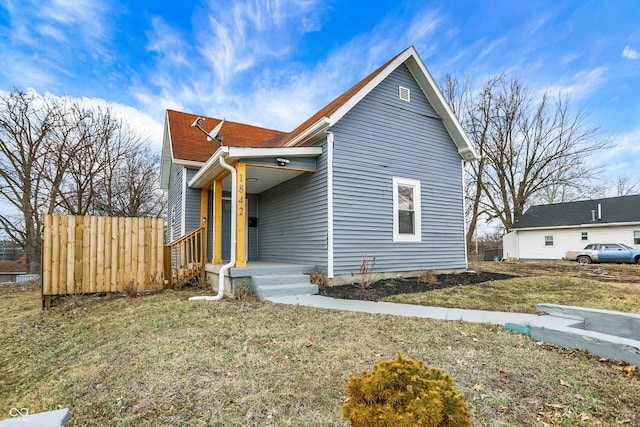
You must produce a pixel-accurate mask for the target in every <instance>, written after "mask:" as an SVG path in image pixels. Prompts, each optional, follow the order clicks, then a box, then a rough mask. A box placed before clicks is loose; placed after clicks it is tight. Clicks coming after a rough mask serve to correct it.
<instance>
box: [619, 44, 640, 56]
mask: <svg viewBox="0 0 640 427" xmlns="http://www.w3.org/2000/svg"><path fill="white" fill-rule="evenodd" d="M622 57H623V58H627V59H640V51H638V50H636V49H634V48H631V47H629V46H625V47H624V49H623V50H622Z"/></svg>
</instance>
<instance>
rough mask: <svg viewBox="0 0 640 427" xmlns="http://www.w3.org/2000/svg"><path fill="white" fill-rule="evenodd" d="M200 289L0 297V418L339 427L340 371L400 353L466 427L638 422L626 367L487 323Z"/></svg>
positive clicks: (13, 292) (636, 390)
mask: <svg viewBox="0 0 640 427" xmlns="http://www.w3.org/2000/svg"><path fill="white" fill-rule="evenodd" d="M500 264H502V263H500ZM636 267H637V266H636ZM545 280H546V279H545ZM625 280H627V279H625ZM523 283H530V284H531V286H532V287H535V286H538V285H537V284H536V281H535V280H533V281H531V282H525V281H523ZM523 286H524V285H523ZM548 286H552V281H550V282H549V284H548ZM599 286H604V285H603V284H602V283H599ZM465 288H466V287H465ZM502 292H508V290H503V291H502ZM523 292H524V291H523ZM548 292H549V293H550V292H551V290H549V291H548ZM203 293H206V291H204V290H202V289H191V290H183V291H165V292H163V293H158V294H154V295H147V296H142V297H139V298H126V297H120V298H114V299H111V300H105V299H100V300H96V299H95V298H74V299H71V300H70V301H68V302H67V303H65V304H63V305H59V306H57V307H55V308H54V309H52V310H50V311H47V312H43V311H42V310H41V309H40V296H39V292H38V289H37V288H35V287H34V286H31V287H29V286H17V285H16V286H13V285H12V286H10V287H8V288H7V287H5V288H4V289H3V288H0V343H1V345H2V347H1V351H0V419H3V418H8V412H9V410H10V408H12V407H18V408H20V407H26V408H28V409H29V410H30V412H31V413H34V412H39V411H45V410H51V409H57V408H62V407H69V408H70V409H71V422H70V425H71V426H346V425H347V423H346V422H345V421H344V420H342V419H341V416H340V408H341V405H342V402H343V400H344V397H345V394H344V387H345V384H346V381H347V378H348V377H349V375H353V374H359V373H361V372H362V371H363V370H370V369H371V367H372V366H373V365H374V364H375V363H377V362H379V361H381V360H385V359H393V358H395V356H396V354H397V353H398V352H401V353H402V354H403V355H404V356H408V357H413V358H418V359H421V360H424V361H425V362H426V363H427V364H428V365H429V366H433V367H436V368H440V369H442V370H444V371H445V372H447V373H449V374H450V375H451V376H452V377H453V379H454V381H455V383H456V385H457V386H458V388H459V389H460V390H461V391H462V393H463V394H464V395H465V398H466V400H467V403H468V404H469V406H470V408H471V410H472V413H473V425H474V426H599V425H602V426H613V425H626V426H640V415H639V413H638V412H639V411H638V408H640V374H638V372H637V370H635V369H634V367H630V366H625V365H619V364H616V363H611V362H606V361H600V360H598V359H597V358H594V357H591V356H589V355H587V354H585V353H583V352H579V351H572V350H566V349H558V348H554V347H551V346H546V345H540V344H537V343H535V342H533V341H531V340H530V339H529V338H528V337H526V336H523V335H519V334H516V333H513V332H510V331H507V330H505V329H504V328H502V327H497V326H491V325H478V324H468V323H463V322H459V321H449V322H442V321H435V320H426V319H412V318H396V317H391V316H382V315H368V314H359V313H348V312H333V311H327V310H319V309H313V308H305V307H296V306H281V305H275V304H271V303H266V302H258V301H251V300H245V301H238V300H224V301H221V302H189V301H187V298H188V297H189V296H192V295H195V294H203ZM475 298H476V297H474V298H472V299H475ZM491 299H496V297H493V296H492V297H491ZM504 306H505V307H508V306H510V303H509V304H507V303H505V304H504Z"/></svg>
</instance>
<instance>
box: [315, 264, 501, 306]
mask: <svg viewBox="0 0 640 427" xmlns="http://www.w3.org/2000/svg"><path fill="white" fill-rule="evenodd" d="M436 277H437V279H438V281H437V282H436V283H420V282H419V281H418V278H417V277H410V278H393V279H384V280H378V281H377V282H375V283H373V284H372V285H371V286H370V287H369V288H368V289H366V290H362V289H361V288H360V287H359V285H358V284H357V283H352V284H348V285H340V286H321V287H320V289H319V291H318V294H319V295H323V296H327V297H333V298H339V299H357V300H363V301H379V300H382V299H384V298H386V297H389V296H391V295H398V294H409V293H416V292H428V291H433V290H436V289H445V288H452V287H454V286H463V285H473V284H476V283H482V282H488V281H491V280H505V279H510V278H512V277H514V276H512V275H509V274H501V273H491V272H484V271H483V272H481V273H479V274H476V273H455V274H438V275H436Z"/></svg>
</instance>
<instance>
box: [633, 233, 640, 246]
mask: <svg viewBox="0 0 640 427" xmlns="http://www.w3.org/2000/svg"><path fill="white" fill-rule="evenodd" d="M633 244H634V245H640V231H634V232H633Z"/></svg>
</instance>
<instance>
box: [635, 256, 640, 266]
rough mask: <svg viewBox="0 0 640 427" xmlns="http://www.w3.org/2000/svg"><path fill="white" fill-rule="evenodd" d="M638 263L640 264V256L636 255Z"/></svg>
mask: <svg viewBox="0 0 640 427" xmlns="http://www.w3.org/2000/svg"><path fill="white" fill-rule="evenodd" d="M636 264H639V265H640V256H637V257H636Z"/></svg>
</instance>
